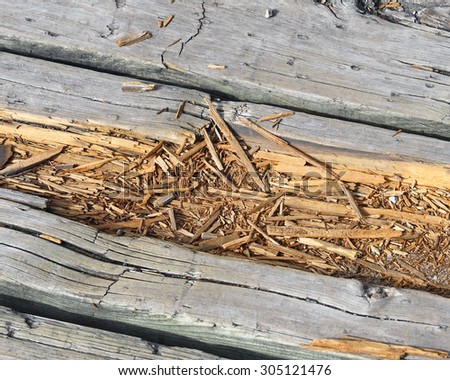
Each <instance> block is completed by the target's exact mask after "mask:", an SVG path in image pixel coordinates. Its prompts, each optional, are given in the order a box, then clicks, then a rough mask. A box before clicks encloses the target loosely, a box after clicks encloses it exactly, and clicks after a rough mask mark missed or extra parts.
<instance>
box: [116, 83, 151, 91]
mask: <svg viewBox="0 0 450 380" xmlns="http://www.w3.org/2000/svg"><path fill="white" fill-rule="evenodd" d="M155 88H156V85H155V84H154V83H143V82H124V83H122V91H123V92H148V91H153V90H154V89H155Z"/></svg>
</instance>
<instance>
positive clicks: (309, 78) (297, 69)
mask: <svg viewBox="0 0 450 380" xmlns="http://www.w3.org/2000/svg"><path fill="white" fill-rule="evenodd" d="M356 3H362V2H357V1H355V0H342V1H336V2H333V4H334V5H333V7H332V8H329V7H327V6H324V5H323V4H320V2H318V1H305V2H302V4H301V5H299V4H297V3H295V2H283V3H281V4H279V5H277V14H276V15H275V16H274V17H271V18H265V17H264V10H265V9H266V7H267V4H266V2H265V1H262V0H258V1H253V2H248V1H244V0H237V1H233V2H223V3H218V2H215V1H209V0H208V1H202V0H196V1H189V2H186V1H175V2H168V1H159V2H154V3H152V6H151V7H149V6H148V3H147V1H146V0H127V2H126V3H124V5H123V6H121V7H120V8H118V7H117V6H116V5H115V3H114V2H102V3H99V2H97V1H93V0H89V1H85V2H83V3H82V4H80V2H79V1H77V0H69V1H65V2H60V3H58V4H57V5H56V4H54V2H53V1H50V0H43V1H40V2H39V4H36V2H34V1H32V0H20V1H15V2H10V1H7V0H1V1H0V18H1V19H2V20H4V22H3V23H2V25H0V48H1V49H2V50H3V51H10V52H16V53H19V54H22V55H29V54H33V55H34V56H36V57H40V58H44V59H45V58H47V59H52V60H57V61H60V62H66V63H70V64H75V65H82V66H84V67H91V68H93V69H96V70H102V71H107V72H114V73H119V74H125V75H128V76H132V77H135V78H136V77H138V78H141V79H146V80H151V81H162V82H164V83H172V84H179V83H183V85H184V86H186V87H191V88H201V89H202V90H203V91H208V92H211V93H218V94H225V95H228V96H229V97H232V98H233V99H239V100H242V101H244V102H253V103H262V104H273V105H278V106H282V107H287V108H290V109H291V110H292V109H296V110H307V111H310V112H314V113H317V114H321V115H329V116H331V117H334V118H340V119H346V120H354V121H358V122H363V123H369V124H375V125H384V126H387V127H390V128H395V129H399V128H401V129H402V130H403V131H408V130H413V131H416V132H419V133H423V132H425V133H430V134H434V135H441V136H445V137H447V138H448V137H450V133H449V130H450V129H449V125H450V119H449V117H448V104H449V101H450V99H449V96H448V86H449V84H450V76H449V75H448V73H449V72H450V70H449V67H448V49H449V48H448V44H447V39H448V36H449V33H450V32H449V28H448V23H446V22H445V19H443V18H442V14H443V11H444V10H447V9H448V1H447V2H446V1H442V2H440V3H439V4H442V5H447V7H443V9H442V10H441V12H440V13H439V11H436V8H429V9H427V8H426V9H425V10H422V9H419V11H420V12H418V13H416V17H414V15H413V14H412V13H408V12H406V11H403V8H399V9H391V8H389V7H386V8H385V9H378V10H375V11H374V10H372V11H367V12H362V11H361V9H358V8H357V5H356ZM414 3H416V2H414ZM428 3H429V2H428ZM402 4H403V2H402ZM433 4H436V2H433ZM73 9H76V10H77V12H76V13H74V12H73ZM330 9H332V11H330ZM433 11H434V12H433ZM333 12H334V13H335V15H334V14H333ZM380 12H381V14H380ZM447 13H448V10H447ZM67 14H71V16H72V17H63V16H62V15H67ZM58 15H61V17H58ZM402 15H405V16H404V17H405V18H404V19H403V18H402ZM172 17H173V20H172ZM395 20H398V21H397V23H394V22H391V21H395ZM420 20H421V21H420ZM170 21H171V22H170ZM417 21H419V22H423V25H420V24H418V23H417ZM169 22H170V24H169ZM426 25H432V26H437V28H439V27H440V28H441V29H437V28H433V27H428V26H426ZM443 25H447V26H446V27H443ZM158 26H162V27H158ZM163 26H166V27H163ZM147 30H148V32H149V33H151V34H152V38H150V39H147V40H145V41H140V42H138V43H134V44H132V45H129V46H122V47H119V46H117V45H116V41H117V40H118V39H119V41H120V39H121V38H123V37H124V36H129V35H130V34H134V33H136V32H140V31H147ZM361 30H365V31H367V33H360V31H361ZM393 36H395V38H394V37H393ZM132 37H133V36H132ZM135 37H136V36H134V37H133V38H135ZM133 38H132V39H131V40H132V41H133ZM411 41H414V44H412V43H411ZM200 52H201V54H200ZM280 52H282V54H280ZM212 64H214V65H215V66H214V68H221V69H222V70H217V69H216V70H213V69H209V70H208V69H207V68H208V66H209V67H211V66H210V65H212ZM225 68H226V69H225ZM423 68H426V70H424V69H423ZM369 89H370V90H369ZM11 100H12V99H11ZM12 101H14V100H12ZM280 112H281V111H275V112H270V113H266V114H264V115H260V117H263V116H269V115H276V114H278V113H280ZM280 117H284V116H280ZM289 117H290V116H289ZM289 117H284V118H285V119H288V118H289Z"/></svg>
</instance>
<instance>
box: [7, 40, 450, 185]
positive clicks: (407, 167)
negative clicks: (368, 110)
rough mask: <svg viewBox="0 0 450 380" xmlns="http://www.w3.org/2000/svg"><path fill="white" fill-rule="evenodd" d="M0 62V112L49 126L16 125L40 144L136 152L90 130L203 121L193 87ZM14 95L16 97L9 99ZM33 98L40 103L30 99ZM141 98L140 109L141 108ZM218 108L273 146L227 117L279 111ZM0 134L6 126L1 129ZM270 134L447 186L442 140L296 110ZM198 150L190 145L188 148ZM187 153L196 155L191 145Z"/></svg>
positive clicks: (188, 135) (338, 164) (182, 133)
mask: <svg viewBox="0 0 450 380" xmlns="http://www.w3.org/2000/svg"><path fill="white" fill-rule="evenodd" d="M130 48H132V47H130ZM0 63H1V65H2V67H5V70H4V71H2V72H4V73H8V75H7V76H2V75H1V73H0V81H1V83H2V86H3V88H4V89H5V91H4V92H3V94H4V96H3V97H2V96H0V115H1V116H2V117H3V118H5V119H8V120H9V119H16V120H22V121H26V122H31V123H37V124H44V125H53V126H55V127H56V128H55V129H54V130H52V129H50V128H46V130H45V132H46V133H45V134H43V133H42V129H41V128H36V129H35V130H30V129H28V128H29V126H26V125H22V126H21V127H20V128H18V129H19V131H20V132H19V131H16V133H17V135H18V136H20V135H21V134H24V133H25V132H26V135H27V136H28V138H29V139H32V141H37V142H40V140H39V139H44V140H43V141H54V142H55V143H56V142H58V141H59V143H61V144H63V145H73V146H84V147H87V146H89V144H101V145H102V146H105V147H111V148H115V149H120V148H121V147H122V149H124V147H126V150H131V151H133V152H134V151H139V147H136V146H135V145H132V144H135V143H134V142H133V141H130V140H126V139H119V138H116V137H111V138H105V140H104V141H98V140H97V141H91V140H89V130H90V129H92V128H96V129H98V128H100V127H101V126H110V127H117V128H123V129H127V130H130V129H131V130H134V131H136V132H138V133H142V134H144V135H147V136H150V137H151V138H156V139H162V140H166V141H174V142H180V143H182V142H183V141H188V142H192V141H193V140H194V133H193V132H195V131H196V130H197V129H198V128H201V127H202V126H203V125H204V124H205V120H204V119H202V118H201V117H202V113H203V112H204V108H203V107H202V106H200V105H199V104H202V103H203V102H202V99H203V97H204V96H205V94H200V95H199V92H198V91H193V90H187V89H183V88H179V87H172V86H168V85H161V86H160V88H158V91H156V92H145V93H123V92H122V91H121V86H122V84H123V82H125V81H127V80H129V78H126V77H120V76H115V75H110V74H105V73H99V72H93V71H91V70H86V69H81V68H75V67H70V66H66V65H62V64H57V63H53V62H46V61H43V60H38V59H33V58H29V57H19V56H15V55H13V54H8V53H2V54H0ZM80 77H82V78H84V79H85V81H84V85H83V86H79V80H80V79H79V78H80ZM56 83H57V84H58V85H55V84H56ZM6 95H8V96H6ZM13 98H14V99H19V100H20V101H16V102H12V101H11V99H13ZM36 99H40V101H39V102H36ZM143 99H145V104H146V106H145V107H143V106H142V101H143ZM182 99H189V100H190V102H188V103H187V104H186V107H187V108H188V111H189V114H187V113H184V114H183V116H182V117H180V118H179V119H177V120H175V119H174V115H175V111H176V108H177V106H178V104H179V103H180V101H181V100H182ZM191 102H192V103H196V104H197V105H193V104H191ZM221 106H222V108H223V110H224V118H225V120H226V122H227V123H229V125H230V126H231V127H232V128H233V130H234V131H236V132H237V133H238V135H240V136H241V137H242V138H243V139H244V141H245V142H246V144H250V145H258V146H260V147H261V148H262V149H261V150H264V149H271V150H275V151H276V150H277V146H276V145H274V144H270V143H269V142H268V141H265V139H263V138H261V137H260V136H259V135H256V134H255V133H249V131H248V129H247V128H245V127H243V126H241V125H240V124H238V123H234V122H233V120H234V118H235V115H236V113H238V114H239V115H241V116H243V117H246V118H251V119H257V118H259V117H261V116H263V115H267V114H274V113H279V112H285V111H286V110H283V109H281V108H278V107H272V106H266V105H259V104H251V103H247V104H243V103H238V102H222V103H221ZM165 108H167V109H169V112H164V113H162V114H159V115H157V112H158V111H159V110H161V109H165ZM130 110H132V112H130ZM131 115H133V116H132V117H131ZM68 127H69V128H70V127H73V128H75V131H80V132H81V134H78V135H77V136H73V138H72V139H71V140H68V136H67V134H61V135H59V136H57V133H56V132H59V131H58V130H57V129H58V128H62V129H67V128H68ZM349 131H351V133H352V138H351V139H349V138H348V135H349ZM1 133H7V134H8V133H13V131H12V130H10V129H9V130H5V131H3V130H2V132H1ZM277 134H278V135H279V136H280V137H282V138H284V139H287V140H288V141H289V142H290V143H292V145H294V146H297V147H298V148H300V149H301V150H303V151H305V152H307V153H309V154H310V155H313V156H314V157H316V158H317V159H318V160H320V161H323V162H327V164H333V168H335V169H336V170H338V172H339V173H340V174H341V173H342V172H343V171H346V170H349V169H350V170H353V169H355V168H356V170H361V171H363V172H366V173H367V172H369V173H374V174H377V175H390V176H393V175H395V174H397V175H401V177H402V178H403V179H404V180H405V181H409V183H411V182H413V181H414V180H415V181H417V183H418V184H423V185H428V186H433V185H435V184H436V183H440V184H442V185H443V186H448V187H450V177H449V176H448V170H450V168H449V165H448V164H449V163H450V153H449V152H450V148H449V145H450V143H449V142H448V141H443V140H438V139H433V138H429V137H428V138H427V137H422V136H417V135H413V134H408V133H402V134H400V135H399V136H397V137H396V138H392V132H391V131H389V130H384V129H381V128H375V127H371V126H369V125H366V124H359V123H352V122H348V121H342V120H336V119H329V118H326V117H320V116H314V115H308V114H304V113H302V112H296V113H295V115H293V116H290V117H288V118H285V119H283V123H282V128H280V129H279V130H277ZM47 137H48V139H47ZM33 139H34V140H33ZM380 142H382V143H380ZM197 147H198V148H197ZM201 148H202V147H201V146H198V144H197V145H195V146H194V148H193V149H201ZM278 149H279V148H278ZM283 153H285V152H283ZM192 154H195V150H194V151H193V152H192ZM189 157H190V156H183V157H182V158H181V160H182V161H185V160H187V159H188V158H189ZM402 157H403V158H402ZM433 162H435V163H433ZM442 163H443V164H444V165H442Z"/></svg>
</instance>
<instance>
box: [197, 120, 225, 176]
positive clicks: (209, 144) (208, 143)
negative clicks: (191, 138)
mask: <svg viewBox="0 0 450 380" xmlns="http://www.w3.org/2000/svg"><path fill="white" fill-rule="evenodd" d="M201 132H202V135H203V138H204V139H205V142H206V146H207V147H208V150H209V153H210V154H211V158H212V159H213V161H214V163H215V164H216V166H217V169H219V170H220V171H223V165H222V161H220V158H219V156H218V155H217V152H216V149H215V148H214V144H213V143H212V141H211V138H210V137H209V133H208V131H207V130H206V128H202V129H201Z"/></svg>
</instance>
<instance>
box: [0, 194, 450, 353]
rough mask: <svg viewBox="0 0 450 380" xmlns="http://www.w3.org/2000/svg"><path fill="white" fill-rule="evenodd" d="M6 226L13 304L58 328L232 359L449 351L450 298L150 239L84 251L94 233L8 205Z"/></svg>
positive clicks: (105, 242)
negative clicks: (351, 350) (372, 345)
mask: <svg viewBox="0 0 450 380" xmlns="http://www.w3.org/2000/svg"><path fill="white" fill-rule="evenodd" d="M52 219H55V221H53V222H52V221H51V220H52ZM35 221H36V222H37V221H39V222H38V224H35ZM0 223H3V224H4V225H5V227H3V228H1V229H0V233H1V235H0V236H1V237H0V255H1V256H0V257H1V266H0V268H1V270H0V294H1V298H2V300H3V303H5V300H9V301H8V302H12V303H15V304H21V306H22V307H29V308H31V309H32V308H33V302H36V300H39V305H38V307H39V310H40V312H41V313H42V312H43V311H46V313H47V315H49V316H51V317H53V318H56V317H58V318H66V319H67V318H72V320H77V319H80V318H85V319H86V318H87V319H89V318H95V319H96V320H100V321H102V324H103V325H104V326H109V328H111V327H110V326H121V332H122V333H127V332H129V331H139V332H140V334H144V335H145V336H146V337H152V336H153V337H154V336H155V331H157V334H158V336H164V339H165V340H166V341H168V342H169V341H172V342H176V344H178V345H187V346H191V347H192V345H195V347H196V348H199V349H203V350H206V349H207V351H208V352H213V353H215V354H221V355H224V356H233V357H235V356H236V352H237V351H236V350H244V351H245V352H247V354H248V353H249V352H250V353H251V356H252V357H262V356H270V357H281V358H297V359H298V358H312V357H314V356H311V352H309V351H308V350H307V349H304V348H299V346H298V345H299V344H304V343H307V342H309V341H310V340H312V339H315V338H321V337H322V338H325V337H341V336H344V335H352V336H357V337H361V338H365V339H372V340H378V341H382V342H387V343H389V342H392V343H397V344H402V345H412V346H418V347H428V348H436V349H441V350H446V351H449V350H450V345H449V342H450V339H449V332H448V331H449V329H448V325H449V324H450V317H449V316H450V313H449V311H450V301H449V300H448V299H445V298H442V297H439V296H434V295H431V294H428V293H424V292H418V291H412V290H406V289H393V288H387V287H378V286H370V285H365V284H362V283H361V282H359V281H355V280H345V279H338V278H331V277H324V276H318V275H314V274H311V273H304V272H301V271H297V270H291V269H287V268H281V267H271V266H269V267H267V266H265V265H260V264H255V263H251V262H247V261H244V260H238V259H230V258H226V257H216V256H211V255H208V254H206V253H202V252H197V251H192V250H189V249H186V248H182V247H179V246H177V245H175V244H171V243H168V242H163V241H159V240H155V239H151V238H146V237H144V238H139V239H132V238H129V237H118V236H108V235H106V234H103V233H99V234H98V235H97V237H96V238H95V239H94V241H87V243H81V244H80V241H81V240H82V239H83V238H84V236H88V237H89V236H90V235H91V234H92V232H91V230H92V229H91V228H88V227H86V226H83V225H81V224H79V223H76V222H73V221H68V220H65V219H64V218H60V217H55V216H54V215H51V214H48V213H46V212H44V211H41V210H36V209H32V208H27V207H26V206H24V205H20V204H16V203H14V202H10V201H6V200H1V201H0ZM57 224H58V225H59V226H60V227H59V229H56V228H55V225H57ZM47 225H48V226H47ZM9 227H14V230H12V229H10V228H9ZM36 232H40V233H45V234H50V235H52V236H54V237H56V238H58V239H60V240H61V244H60V245H58V244H55V243H53V242H51V241H49V240H46V239H40V238H38V237H36V236H35V235H36ZM70 232H74V233H73V234H71V233H70ZM71 247H74V248H73V249H72V248H71ZM75 247H80V248H81V249H80V248H78V249H76V248H75ZM96 261H98V262H96ZM12 300H13V301H12ZM27 305H28V306H27ZM94 305H95V306H94ZM27 311H29V312H32V310H27ZM152 334H153V335H152ZM141 336H142V335H141ZM146 339H147V338H146ZM233 352H234V354H233ZM318 355H324V356H319V357H322V358H324V357H328V358H331V357H335V358H336V357H343V356H339V355H338V354H336V355H337V356H329V354H328V353H321V354H318ZM315 357H317V356H315Z"/></svg>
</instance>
